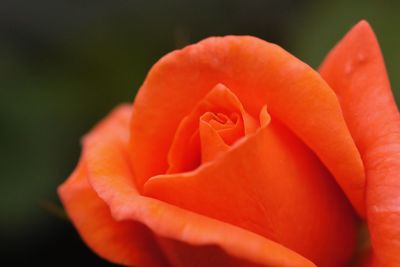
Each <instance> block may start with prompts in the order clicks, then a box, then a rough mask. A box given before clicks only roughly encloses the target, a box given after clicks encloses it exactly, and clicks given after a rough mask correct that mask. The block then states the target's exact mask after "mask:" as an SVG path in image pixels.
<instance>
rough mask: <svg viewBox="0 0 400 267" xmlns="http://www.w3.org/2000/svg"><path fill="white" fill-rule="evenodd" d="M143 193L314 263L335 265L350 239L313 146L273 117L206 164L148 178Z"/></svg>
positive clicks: (352, 231)
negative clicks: (256, 236) (267, 240)
mask: <svg viewBox="0 0 400 267" xmlns="http://www.w3.org/2000/svg"><path fill="white" fill-rule="evenodd" d="M144 194H145V195H147V196H150V197H153V198H157V199H160V200H163V201H166V202H168V203H171V204H174V205H176V206H178V207H182V208H184V209H188V210H191V211H194V212H196V213H199V214H203V215H206V216H209V217H212V218H215V219H218V220H221V221H225V222H228V223H231V224H234V225H238V226H240V227H242V228H244V229H248V230H250V231H253V232H255V233H257V234H260V235H262V236H265V237H267V238H270V239H272V240H274V241H276V242H278V243H280V244H283V245H284V246H287V247H288V248H291V249H293V250H294V251H296V252H298V253H300V254H301V255H303V256H305V257H307V258H308V259H310V260H311V261H313V262H314V263H315V264H316V265H317V266H335V267H336V266H343V265H344V264H345V263H346V262H347V261H348V260H349V258H350V257H351V254H352V252H353V249H354V246H355V238H356V221H355V214H354V212H353V209H352V208H351V205H350V204H349V202H348V201H347V199H346V197H345V196H344V194H343V193H342V191H341V190H340V189H339V187H338V186H337V185H336V184H335V182H334V181H333V179H332V177H331V175H330V174H329V173H328V172H327V171H326V169H325V168H324V167H323V165H322V164H321V163H320V161H319V160H318V159H317V158H316V157H315V156H314V155H313V153H312V152H311V151H309V149H308V148H307V147H305V146H304V144H303V143H302V142H301V141H299V140H298V139H297V138H296V137H294V136H293V135H292V134H291V133H290V131H288V130H287V129H285V128H284V127H283V126H279V125H278V124H277V123H276V122H274V120H273V119H272V121H271V123H270V124H269V125H268V126H267V127H264V128H262V129H260V130H259V131H258V132H257V133H256V134H255V135H249V136H246V137H244V138H242V140H240V141H239V143H238V144H237V145H236V146H234V148H233V149H232V150H230V151H229V152H227V153H225V154H224V155H223V156H221V157H220V158H218V159H216V160H215V161H213V162H212V163H211V164H206V165H203V166H202V167H200V168H199V169H197V170H195V171H193V172H190V173H181V174H169V175H160V176H155V177H152V178H151V179H150V180H148V181H147V182H146V184H145V186H144ZM338 229H340V234H339V233H338Z"/></svg>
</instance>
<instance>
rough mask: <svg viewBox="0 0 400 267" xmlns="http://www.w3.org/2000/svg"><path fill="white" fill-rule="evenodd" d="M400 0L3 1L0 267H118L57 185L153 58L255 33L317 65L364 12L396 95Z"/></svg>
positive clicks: (399, 93) (132, 92)
mask: <svg viewBox="0 0 400 267" xmlns="http://www.w3.org/2000/svg"><path fill="white" fill-rule="evenodd" d="M399 11H400V1H387V0H386V1H385V0H376V1H361V0H360V1H347V0H336V1H296V0H275V1H273V0H270V1H251V0H250V1H235V0H226V1H216V0H201V1H183V0H182V1H178V0H174V1H166V0H160V1H135V0H126V1H124V0H114V1H100V0H98V1H79V0H70V1H55V0H36V1H20V0H14V1H12V0H10V1H4V0H3V1H0V129H1V131H0V174H1V176H0V266H111V265H110V264H107V263H106V262H103V261H102V260H100V259H99V258H98V257H97V256H95V255H94V254H93V253H92V252H91V251H90V250H89V249H87V248H86V246H85V245H84V244H83V243H82V242H81V241H80V239H79V237H78V235H77V233H76V232H75V230H74V229H73V227H72V226H71V224H70V223H69V222H68V220H67V219H66V218H64V216H63V213H62V210H61V208H60V207H61V206H60V203H59V200H58V198H57V194H56V188H57V186H58V185H59V184H60V183H61V182H62V181H63V180H65V179H66V178H67V177H68V175H69V174H70V172H71V171H72V169H73V168H74V166H75V164H76V162H77V160H78V156H79V153H80V145H79V139H80V137H81V136H82V135H83V134H84V133H86V132H87V131H88V130H89V129H90V128H91V127H92V126H93V125H94V123H95V122H97V121H98V120H99V119H101V118H102V117H103V116H104V115H105V114H107V113H108V112H109V111H110V110H111V109H112V108H113V107H114V106H115V105H117V104H119V103H120V102H131V101H132V100H133V98H134V96H135V93H136V90H137V89H138V87H139V86H140V84H141V83H142V82H143V80H144V78H145V75H146V73H147V71H148V70H149V68H150V67H151V66H152V64H154V62H155V61H156V60H157V59H159V58H160V57H161V56H162V55H164V54H166V53H167V52H169V51H171V50H173V49H176V48H179V47H182V46H183V45H185V44H188V43H193V42H196V41H199V40H201V39H202V38H205V37H208V36H211V35H226V34H249V35H255V36H258V37H260V38H263V39H265V40H268V41H271V42H275V43H277V44H279V45H281V46H283V47H284V48H285V49H286V50H288V51H290V52H291V53H293V54H294V55H296V56H297V57H299V58H300V59H302V60H303V61H305V62H307V63H308V64H310V65H311V66H313V67H318V65H319V63H320V62H321V61H322V59H323V57H324V55H325V54H326V52H328V51H329V49H330V48H332V46H333V45H334V44H335V43H336V42H337V41H338V40H339V39H340V38H341V37H342V36H343V35H344V34H345V33H346V31H347V30H348V29H349V28H350V27H351V26H352V25H354V24H355V23H356V22H358V21H359V20H360V19H363V18H365V19H367V20H368V21H369V22H370V23H371V24H372V26H373V27H374V29H375V32H376V34H377V36H378V39H379V41H380V43H381V47H382V50H383V54H384V56H385V60H386V63H387V68H388V71H389V76H390V80H391V83H392V87H393V91H394V93H395V95H396V98H397V99H399V97H400V91H399V86H400V76H399V70H400V52H399V47H400V33H399V26H400V16H399Z"/></svg>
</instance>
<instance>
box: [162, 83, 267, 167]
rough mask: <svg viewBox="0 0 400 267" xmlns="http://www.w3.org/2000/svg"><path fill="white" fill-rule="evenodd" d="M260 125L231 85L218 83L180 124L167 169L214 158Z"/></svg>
mask: <svg viewBox="0 0 400 267" xmlns="http://www.w3.org/2000/svg"><path fill="white" fill-rule="evenodd" d="M259 126H260V124H259V123H258V122H257V121H256V120H255V119H254V118H253V117H251V116H250V115H249V114H248V113H247V112H246V111H245V109H244V107H243V106H242V104H241V102H240V101H239V99H238V98H237V97H236V96H235V95H234V94H233V93H232V92H231V91H230V90H229V89H228V88H226V87H225V86H224V85H221V84H219V85H217V86H215V87H214V88H213V89H212V90H211V91H210V92H209V93H208V94H207V95H206V96H205V97H204V98H203V100H202V101H200V102H199V103H198V105H197V106H196V107H195V108H194V109H193V111H192V112H191V113H190V114H189V115H187V116H186V117H184V118H183V119H182V121H181V123H180V124H179V126H178V128H177V131H176V133H175V137H174V139H173V142H172V144H171V147H170V151H169V154H168V164H169V169H168V170H167V173H177V172H185V171H190V170H193V169H195V168H197V167H198V166H200V165H201V164H202V163H205V162H208V161H211V160H213V159H215V158H216V157H218V156H220V155H221V154H223V153H225V152H226V151H228V150H229V149H230V147H231V146H232V145H233V144H234V143H235V142H236V141H238V140H239V139H240V138H242V137H243V136H245V135H247V134H249V133H252V132H254V131H255V130H256V129H257V128H259Z"/></svg>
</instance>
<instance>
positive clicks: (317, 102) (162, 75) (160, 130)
mask: <svg viewBox="0 0 400 267" xmlns="http://www.w3.org/2000/svg"><path fill="white" fill-rule="evenodd" d="M218 83H222V84H225V85H226V86H227V87H228V88H230V89H231V90H232V92H233V93H234V94H235V95H237V96H238V98H239V99H240V101H241V102H242V104H243V106H244V108H245V109H246V110H247V111H248V112H249V113H250V115H252V116H253V117H256V116H257V115H258V112H259V111H260V109H261V107H262V106H264V105H265V104H267V105H268V108H269V111H270V113H271V116H272V117H273V118H277V119H279V120H280V121H282V122H283V123H284V124H285V125H286V126H288V127H289V128H290V129H291V130H292V131H293V132H294V133H295V134H296V135H297V136H299V137H300V139H301V140H303V141H304V142H305V143H306V144H307V145H308V146H309V147H310V148H311V149H312V150H313V151H314V152H315V153H316V154H317V155H318V157H319V158H320V159H321V160H322V161H323V163H324V164H325V165H326V166H327V167H328V169H329V170H330V171H331V172H332V173H333V174H334V176H335V178H336V180H337V182H338V183H339V185H340V186H341V187H342V189H343V190H344V192H345V193H346V195H347V196H348V197H349V199H350V200H351V202H352V204H353V205H354V207H355V208H356V209H357V210H358V212H359V213H360V214H364V209H365V207H364V205H365V203H364V186H365V179H364V169H363V165H362V161H361V158H360V155H359V152H358V150H357V148H356V146H355V145H354V142H353V140H352V138H351V135H350V133H349V131H348V129H347V126H346V123H345V121H344V119H343V115H342V111H341V108H340V105H339V102H338V100H337V98H336V95H335V94H334V92H333V91H332V90H331V89H330V88H329V87H328V85H327V84H326V83H325V82H324V81H323V79H322V78H321V77H320V76H319V75H318V73H316V72H315V71H314V70H312V69H311V68H310V67H308V66H307V65H306V64H304V63H303V62H301V61H300V60H298V59H296V58H295V57H293V56H292V55H290V54H289V53H287V52H286V51H284V50H283V49H281V48H280V47H278V46H276V45H273V44H270V43H267V42H265V41H262V40H259V39H257V38H254V37H238V36H229V37H223V38H209V39H206V40H204V41H202V42H200V43H198V44H195V45H192V46H189V47H187V48H185V49H183V50H180V51H175V52H172V53H170V54H169V55H167V56H165V57H164V58H162V59H161V60H160V61H159V62H158V63H157V64H155V65H154V67H153V68H152V69H151V71H150V72H149V74H148V76H147V78H146V80H145V82H144V84H143V86H142V87H141V89H140V91H139V93H138V95H137V97H136V99H135V104H134V113H133V116H132V124H131V134H132V136H131V142H130V153H131V156H132V164H133V167H134V171H135V174H136V180H137V184H138V187H139V190H141V188H142V186H143V184H144V183H145V181H146V180H148V179H149V178H150V177H152V176H154V175H157V174H163V173H165V171H166V170H167V160H166V159H167V153H168V150H169V147H170V145H171V142H172V139H173V136H174V134H175V130H176V128H177V126H178V124H179V123H180V121H181V120H182V118H183V117H184V116H186V115H187V114H189V113H190V111H191V110H192V109H193V106H195V105H196V104H197V103H198V102H199V101H200V100H201V99H202V98H203V97H204V96H205V95H206V94H207V92H208V91H209V90H210V89H211V88H212V87H213V86H214V85H215V84H218Z"/></svg>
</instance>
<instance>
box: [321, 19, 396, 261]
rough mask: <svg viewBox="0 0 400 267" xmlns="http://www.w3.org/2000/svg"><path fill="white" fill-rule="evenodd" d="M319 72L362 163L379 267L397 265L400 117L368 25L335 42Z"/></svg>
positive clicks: (373, 241)
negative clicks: (335, 98) (337, 103)
mask: <svg viewBox="0 0 400 267" xmlns="http://www.w3.org/2000/svg"><path fill="white" fill-rule="evenodd" d="M320 72H321V75H322V76H323V77H324V79H325V80H326V81H327V82H328V83H329V84H330V85H331V87H332V88H333V89H334V90H335V92H336V94H337V95H338V97H339V99H340V102H341V105H342V109H343V112H344V116H345V119H346V122H347V124H348V125H349V129H350V132H351V134H352V136H353V138H354V140H355V142H356V145H357V147H358V148H359V150H360V152H361V156H362V158H363V161H364V165H365V169H366V175H367V181H368V185H367V208H368V224H369V228H370V231H371V235H372V244H373V247H374V253H375V255H376V257H377V259H378V261H379V262H380V264H382V266H400V253H399V252H400V117H399V112H398V110H397V107H396V104H395V102H394V100H393V96H392V92H391V89H390V84H389V81H388V78H387V74H386V70H385V65H384V61H383V57H382V54H381V52H380V49H379V44H378V42H377V40H376V37H375V35H374V33H373V31H372V29H371V27H370V26H369V25H368V23H367V22H365V21H361V22H360V23H359V24H357V25H356V26H355V27H354V28H353V29H352V30H351V31H350V32H349V33H348V34H347V35H346V36H345V37H344V38H343V40H342V41H340V42H339V44H338V45H337V46H336V47H335V48H334V49H333V50H332V51H331V52H330V53H329V55H328V56H327V58H326V59H325V61H324V63H323V64H322V66H321V69H320Z"/></svg>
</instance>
